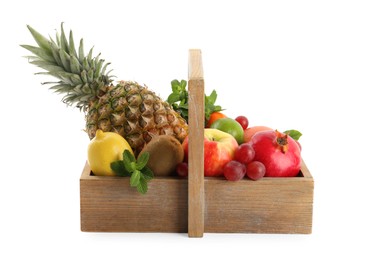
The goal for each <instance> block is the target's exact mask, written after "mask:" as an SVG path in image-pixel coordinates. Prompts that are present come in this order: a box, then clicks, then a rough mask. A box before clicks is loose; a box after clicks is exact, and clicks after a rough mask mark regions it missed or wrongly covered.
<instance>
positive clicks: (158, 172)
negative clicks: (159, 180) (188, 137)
mask: <svg viewBox="0 0 375 260" xmlns="http://www.w3.org/2000/svg"><path fill="white" fill-rule="evenodd" d="M143 153H149V159H148V162H147V166H148V167H149V168H150V169H151V170H152V172H153V173H154V175H155V176H169V175H172V174H174V170H175V169H176V165H177V164H178V163H180V162H182V161H183V160H184V150H183V149H182V145H181V143H180V142H179V141H178V140H177V139H176V138H174V137H173V136H170V135H157V136H155V137H154V138H152V140H151V141H150V142H149V143H148V144H146V145H145V147H144V148H143V149H142V151H141V152H140V153H139V155H138V158H139V157H140V156H141V155H142V154H143Z"/></svg>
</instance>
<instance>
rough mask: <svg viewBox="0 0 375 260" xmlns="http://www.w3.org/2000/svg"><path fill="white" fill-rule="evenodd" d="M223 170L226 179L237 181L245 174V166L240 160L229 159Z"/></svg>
mask: <svg viewBox="0 0 375 260" xmlns="http://www.w3.org/2000/svg"><path fill="white" fill-rule="evenodd" d="M223 171H224V177H225V178H226V179H227V180H228V181H239V180H241V179H243V177H244V176H245V174H246V167H245V165H244V164H242V163H240V162H237V161H230V162H228V163H227V164H226V165H225V166H224V169H223Z"/></svg>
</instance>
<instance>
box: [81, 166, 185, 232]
mask: <svg viewBox="0 0 375 260" xmlns="http://www.w3.org/2000/svg"><path fill="white" fill-rule="evenodd" d="M90 172H91V171H90V168H89V167H88V166H87V165H86V166H85V168H84V170H83V173H82V176H81V180H80V193H81V230H82V231H88V232H90V231H91V232H184V233H186V232H187V225H188V223H187V221H188V219H187V216H188V212H187V201H188V198H187V180H186V179H178V178H171V177H160V178H155V179H153V180H152V181H151V182H149V190H148V192H147V193H146V194H145V195H142V194H140V193H138V192H137V190H136V189H134V188H131V187H130V184H129V177H105V176H93V175H90Z"/></svg>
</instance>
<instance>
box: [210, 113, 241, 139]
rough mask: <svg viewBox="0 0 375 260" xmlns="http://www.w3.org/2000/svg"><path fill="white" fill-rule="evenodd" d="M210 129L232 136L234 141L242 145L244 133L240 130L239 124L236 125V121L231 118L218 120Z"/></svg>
mask: <svg viewBox="0 0 375 260" xmlns="http://www.w3.org/2000/svg"><path fill="white" fill-rule="evenodd" d="M211 128H214V129H219V130H221V131H224V132H226V133H228V134H230V135H232V136H233V137H234V138H235V139H236V141H237V143H238V144H242V143H243V134H244V131H243V129H242V126H241V125H240V123H238V122H237V121H236V120H234V119H232V118H229V117H227V118H221V119H218V120H216V121H215V122H213V124H212V125H211Z"/></svg>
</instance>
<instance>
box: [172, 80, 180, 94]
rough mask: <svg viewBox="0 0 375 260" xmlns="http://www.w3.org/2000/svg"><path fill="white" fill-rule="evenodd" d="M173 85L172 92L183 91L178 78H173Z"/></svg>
mask: <svg viewBox="0 0 375 260" xmlns="http://www.w3.org/2000/svg"><path fill="white" fill-rule="evenodd" d="M171 85H172V92H173V93H179V92H180V91H181V89H180V82H179V81H178V80H177V79H175V80H172V82H171Z"/></svg>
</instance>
